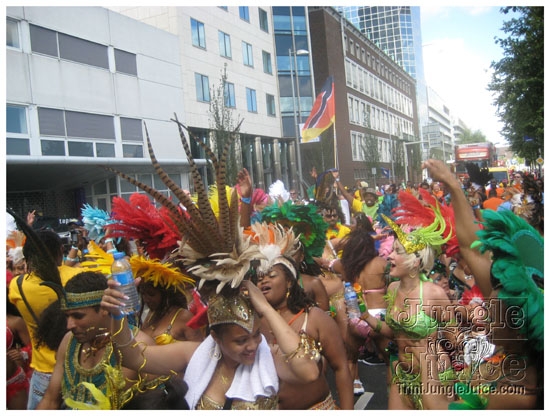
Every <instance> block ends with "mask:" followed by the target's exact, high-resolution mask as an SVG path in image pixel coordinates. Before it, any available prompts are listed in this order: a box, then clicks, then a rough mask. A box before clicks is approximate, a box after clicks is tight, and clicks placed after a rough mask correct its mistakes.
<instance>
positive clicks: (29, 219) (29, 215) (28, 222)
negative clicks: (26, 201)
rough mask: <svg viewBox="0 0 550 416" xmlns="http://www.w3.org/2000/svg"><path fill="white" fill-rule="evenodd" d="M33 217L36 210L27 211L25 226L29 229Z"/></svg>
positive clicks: (32, 222)
mask: <svg viewBox="0 0 550 416" xmlns="http://www.w3.org/2000/svg"><path fill="white" fill-rule="evenodd" d="M35 217H36V210H33V211H29V212H28V213H27V224H28V226H29V227H32V225H33V224H34V219H35Z"/></svg>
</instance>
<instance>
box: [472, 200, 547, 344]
mask: <svg viewBox="0 0 550 416" xmlns="http://www.w3.org/2000/svg"><path fill="white" fill-rule="evenodd" d="M482 215H483V222H482V224H483V229H482V230H479V231H477V232H476V234H477V236H478V237H479V240H477V241H475V242H474V243H473V244H472V248H474V247H478V248H479V250H480V251H481V253H484V252H485V251H487V250H490V251H491V252H492V256H493V265H492V267H491V274H492V275H493V276H494V277H495V278H496V279H497V280H498V281H499V282H500V284H501V285H502V288H501V290H500V292H499V294H498V297H499V298H500V299H503V300H504V302H506V304H507V305H510V306H512V305H513V306H519V307H521V308H522V310H523V312H524V315H523V316H524V317H525V325H521V329H520V330H521V331H522V332H523V333H526V334H527V337H528V339H529V340H530V341H532V342H533V343H534V346H535V348H536V350H537V351H541V350H542V349H543V348H544V294H543V288H544V240H543V238H542V237H541V236H540V234H539V233H538V232H537V231H536V230H535V229H534V228H533V227H532V226H530V225H529V224H528V223H527V222H526V221H525V220H523V219H521V218H519V217H518V216H517V215H515V214H514V213H513V212H511V211H509V210H504V211H499V212H496V211H491V210H483V211H482Z"/></svg>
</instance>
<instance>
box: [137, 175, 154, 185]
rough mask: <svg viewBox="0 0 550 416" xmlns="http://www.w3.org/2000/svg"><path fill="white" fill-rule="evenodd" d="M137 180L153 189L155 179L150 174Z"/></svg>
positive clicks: (139, 176) (140, 176)
mask: <svg viewBox="0 0 550 416" xmlns="http://www.w3.org/2000/svg"><path fill="white" fill-rule="evenodd" d="M137 180H138V181H140V182H141V183H143V184H145V185H147V186H150V187H151V188H152V187H153V177H152V176H151V174H150V173H144V174H139V175H138V177H137Z"/></svg>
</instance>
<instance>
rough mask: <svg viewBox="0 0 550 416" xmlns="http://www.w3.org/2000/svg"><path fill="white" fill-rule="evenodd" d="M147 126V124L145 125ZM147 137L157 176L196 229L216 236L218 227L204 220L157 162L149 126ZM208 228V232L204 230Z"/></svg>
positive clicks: (189, 199) (146, 132) (188, 198)
mask: <svg viewBox="0 0 550 416" xmlns="http://www.w3.org/2000/svg"><path fill="white" fill-rule="evenodd" d="M144 124H145V123H144ZM145 135H146V137H147V146H148V148H149V157H150V158H151V162H152V163H153V167H154V168H155V171H156V172H157V175H159V177H160V179H161V180H162V182H163V183H164V184H165V185H166V186H167V187H168V188H169V189H170V190H171V191H172V192H174V194H175V195H176V197H177V198H178V199H179V200H180V202H181V203H182V204H183V206H184V207H185V209H186V210H187V212H188V213H189V215H190V216H191V219H192V220H193V224H194V227H195V228H198V229H201V228H203V231H206V232H207V233H209V234H210V235H213V236H216V234H217V233H218V230H217V227H213V226H212V225H211V224H210V223H209V222H205V221H203V220H202V218H201V215H200V212H199V210H198V209H197V207H196V206H195V204H194V203H193V201H192V200H191V198H190V197H189V196H188V195H187V194H186V193H185V192H183V189H181V188H180V187H179V186H177V185H176V184H175V183H174V181H173V180H172V179H171V178H170V177H169V176H168V174H166V172H165V171H164V169H162V167H161V166H160V164H159V163H158V161H157V158H156V156H155V152H154V151H153V146H152V145H151V140H150V139H149V133H148V131H147V125H145ZM204 228H206V230H204Z"/></svg>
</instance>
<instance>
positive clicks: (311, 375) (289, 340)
mask: <svg viewBox="0 0 550 416" xmlns="http://www.w3.org/2000/svg"><path fill="white" fill-rule="evenodd" d="M242 286H243V287H244V289H246V290H248V295H249V296H250V301H251V302H252V306H254V309H255V310H256V312H258V313H259V314H260V315H262V316H263V317H264V318H265V319H266V320H267V322H268V324H269V326H270V328H271V331H272V332H273V335H274V336H275V338H276V340H277V344H278V345H279V348H280V349H281V351H282V353H283V354H284V355H285V356H290V355H291V354H292V353H294V352H296V351H298V350H299V349H300V347H301V344H300V336H299V335H298V334H297V333H296V332H294V330H293V329H292V328H291V327H290V326H289V325H288V324H287V323H286V322H285V320H284V319H283V317H282V316H281V315H279V313H278V312H277V311H276V310H275V309H273V307H272V306H271V305H270V304H269V303H268V302H267V300H266V298H265V297H264V295H263V293H262V292H261V291H260V289H258V287H256V285H255V284H254V283H252V282H251V281H250V280H246V281H244V282H243V283H242ZM303 353H304V351H299V353H298V354H294V356H293V357H292V358H289V359H288V367H289V369H290V371H291V372H292V373H293V374H294V376H295V377H296V379H297V380H298V381H301V382H303V383H311V382H313V381H315V380H317V378H318V377H319V367H318V366H317V362H316V361H315V360H312V359H310V356H309V355H305V356H302V354H303ZM277 364H280V362H277V361H276V365H277ZM277 371H279V368H278V369H277Z"/></svg>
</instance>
